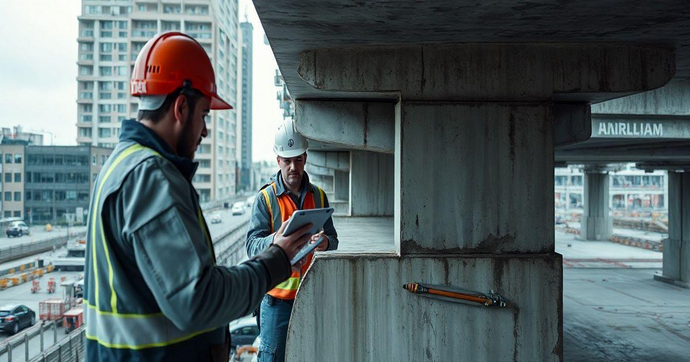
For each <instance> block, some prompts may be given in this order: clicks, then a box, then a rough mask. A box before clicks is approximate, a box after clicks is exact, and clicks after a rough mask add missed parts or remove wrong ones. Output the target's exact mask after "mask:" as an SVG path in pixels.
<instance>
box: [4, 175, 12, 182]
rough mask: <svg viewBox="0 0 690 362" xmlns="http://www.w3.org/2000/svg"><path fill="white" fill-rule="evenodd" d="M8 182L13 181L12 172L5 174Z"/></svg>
mask: <svg viewBox="0 0 690 362" xmlns="http://www.w3.org/2000/svg"><path fill="white" fill-rule="evenodd" d="M8 182H12V174H11V173H9V172H8V173H6V174H5V183H8Z"/></svg>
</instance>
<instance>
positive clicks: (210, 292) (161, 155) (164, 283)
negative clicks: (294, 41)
mask: <svg viewBox="0 0 690 362" xmlns="http://www.w3.org/2000/svg"><path fill="white" fill-rule="evenodd" d="M131 93H132V95H133V96H138V97H139V114H138V122H137V121H134V120H128V121H124V122H123V124H122V132H121V136H120V141H119V143H118V144H117V146H116V147H115V150H114V151H113V153H112V155H111V156H110V158H109V159H108V161H107V162H106V164H105V165H104V167H103V169H102V171H101V173H100V174H99V175H98V179H97V180H96V182H95V190H94V196H93V198H92V199H91V206H90V213H89V220H88V231H87V239H88V242H87V252H86V265H85V274H86V276H85V294H84V295H85V298H84V304H86V308H85V310H84V314H85V322H86V323H85V324H86V338H87V343H86V354H87V360H89V361H125V360H126V361H129V360H137V361H139V360H141V361H216V360H221V361H227V360H228V356H229V353H228V352H229V338H230V337H229V332H228V328H227V324H228V323H229V322H230V321H232V320H233V319H236V318H238V317H241V316H244V315H247V314H248V313H250V312H251V311H252V310H254V309H255V308H256V307H257V306H258V305H259V303H260V302H261V299H262V297H263V296H264V294H265V293H266V292H267V291H269V290H271V289H272V288H273V287H275V286H276V285H278V284H279V283H281V282H283V281H284V280H286V279H287V278H288V277H290V274H291V267H290V262H289V261H290V259H291V258H292V257H294V255H296V254H297V251H298V250H299V249H300V248H301V246H303V245H304V244H305V243H306V242H307V240H308V237H303V238H299V237H296V235H303V234H304V232H306V230H307V228H305V229H304V230H303V231H304V232H297V233H294V234H292V235H291V236H289V237H286V236H283V235H282V230H283V228H281V229H280V230H278V232H277V233H276V238H275V240H274V241H273V244H272V245H271V246H270V247H269V248H267V249H266V250H265V251H264V252H263V253H261V254H258V255H256V256H254V257H253V258H252V259H251V260H249V261H247V262H244V263H242V264H240V265H237V266H234V267H224V266H219V265H216V257H215V253H214V250H213V243H212V239H211V235H210V234H209V231H208V227H207V225H206V222H205V220H204V216H203V214H202V210H201V207H200V205H199V199H198V195H197V192H196V190H195V189H194V187H193V186H192V178H193V176H194V173H195V172H196V169H197V166H198V164H197V163H196V162H194V161H193V159H194V153H195V151H196V148H197V147H198V145H199V143H200V142H201V140H202V138H203V137H206V135H207V131H206V122H205V119H206V117H207V116H208V114H209V112H210V110H212V109H231V108H232V107H231V106H230V105H229V104H228V103H227V102H225V101H224V100H222V99H221V98H220V97H219V96H218V94H217V92H216V84H215V74H214V72H213V68H212V66H211V62H210V60H209V58H208V56H207V55H206V52H205V51H204V49H203V47H202V46H201V45H199V43H197V42H196V41H195V40H194V39H193V38H191V37H189V36H187V35H185V34H181V33H165V34H161V35H158V36H156V37H154V38H153V39H151V40H150V41H149V42H148V43H146V45H145V46H144V48H143V49H142V51H141V53H139V56H138V57H137V60H136V63H135V65H134V72H133V74H132V83H131Z"/></svg>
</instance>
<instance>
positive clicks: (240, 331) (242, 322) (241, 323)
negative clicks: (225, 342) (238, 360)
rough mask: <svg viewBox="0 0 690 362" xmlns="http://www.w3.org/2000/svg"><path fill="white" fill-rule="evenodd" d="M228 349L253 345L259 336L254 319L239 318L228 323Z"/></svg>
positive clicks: (250, 317)
mask: <svg viewBox="0 0 690 362" xmlns="http://www.w3.org/2000/svg"><path fill="white" fill-rule="evenodd" d="M229 328H230V348H231V349H236V348H237V347H239V346H248V345H251V344H252V343H254V340H255V339H256V337H258V336H259V327H258V326H257V325H256V317H253V316H249V317H244V318H240V319H238V320H235V321H233V322H232V323H230V327H229Z"/></svg>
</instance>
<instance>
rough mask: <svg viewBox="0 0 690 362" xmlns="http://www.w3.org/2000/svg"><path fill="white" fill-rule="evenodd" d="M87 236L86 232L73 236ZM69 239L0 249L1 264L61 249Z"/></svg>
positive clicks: (63, 237)
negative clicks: (55, 248)
mask: <svg viewBox="0 0 690 362" xmlns="http://www.w3.org/2000/svg"><path fill="white" fill-rule="evenodd" d="M85 235H86V231H82V232H78V233H72V234H71V236H72V237H73V238H74V237H82V236H85ZM67 240H69V237H68V236H67V235H64V236H58V237H55V238H50V239H48V240H43V241H37V242H32V243H25V244H21V245H14V246H8V247H6V248H2V249H0V263H4V262H7V261H12V260H16V259H19V258H23V257H26V256H31V255H35V254H38V253H42V252H44V251H49V250H52V249H53V246H55V247H59V246H63V245H65V244H67Z"/></svg>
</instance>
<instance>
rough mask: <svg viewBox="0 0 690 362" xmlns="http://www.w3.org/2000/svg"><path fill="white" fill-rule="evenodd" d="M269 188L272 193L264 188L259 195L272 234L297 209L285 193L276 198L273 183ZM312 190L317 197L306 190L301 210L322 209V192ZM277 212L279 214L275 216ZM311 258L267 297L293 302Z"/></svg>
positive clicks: (311, 256) (310, 256) (318, 189)
mask: <svg viewBox="0 0 690 362" xmlns="http://www.w3.org/2000/svg"><path fill="white" fill-rule="evenodd" d="M271 186H272V189H273V192H270V189H269V188H268V187H265V188H264V189H263V190H261V194H262V195H263V197H264V200H265V201H266V205H267V206H268V214H269V217H270V222H269V224H270V226H271V234H273V232H275V230H278V229H280V226H281V225H282V224H283V223H284V222H285V221H287V219H289V218H290V216H292V214H293V213H294V212H295V211H297V210H298V208H297V205H295V202H294V201H292V198H291V197H290V196H289V195H288V194H287V193H284V194H282V195H281V196H280V197H277V196H276V195H277V192H276V184H275V182H273V183H271ZM312 186H313V185H312ZM313 189H314V190H315V191H316V192H317V193H318V195H317V196H316V197H315V195H314V191H313V190H309V189H308V190H307V195H306V196H305V197H304V205H302V206H303V207H302V209H303V210H309V209H316V208H322V207H324V193H323V190H322V189H321V188H320V187H318V186H313ZM276 206H277V207H276ZM278 212H279V213H280V214H277V213H278ZM313 256H314V254H309V256H307V262H306V263H304V265H302V267H301V268H300V269H299V270H297V271H295V270H293V271H292V274H291V275H290V278H289V279H288V280H286V281H284V282H282V283H280V284H278V285H277V286H276V287H275V288H273V289H271V290H270V291H269V292H268V295H270V296H272V297H274V298H278V299H283V300H294V299H295V296H296V295H297V288H299V284H300V282H301V281H302V276H303V275H304V274H305V273H306V272H307V269H309V266H310V265H311V260H312V258H313Z"/></svg>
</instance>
